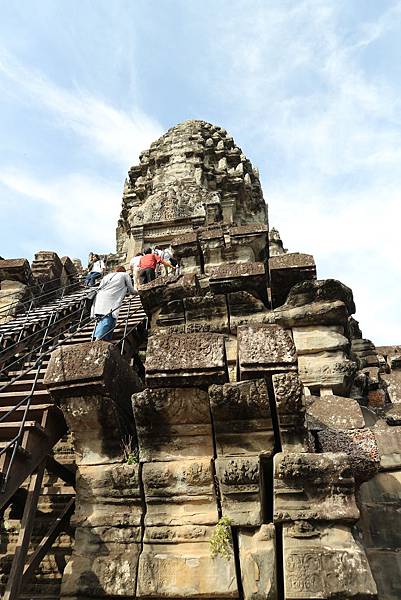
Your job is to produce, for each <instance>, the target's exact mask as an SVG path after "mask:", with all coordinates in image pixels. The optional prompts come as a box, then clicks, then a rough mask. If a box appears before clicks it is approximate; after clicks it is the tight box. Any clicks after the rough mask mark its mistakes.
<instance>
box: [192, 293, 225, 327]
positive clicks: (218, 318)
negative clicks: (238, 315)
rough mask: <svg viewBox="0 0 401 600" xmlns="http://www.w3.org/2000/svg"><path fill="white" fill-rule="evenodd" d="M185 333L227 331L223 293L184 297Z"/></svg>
mask: <svg viewBox="0 0 401 600" xmlns="http://www.w3.org/2000/svg"><path fill="white" fill-rule="evenodd" d="M184 308H185V323H186V325H185V331H186V332H187V333H197V332H212V333H228V332H229V320H228V311H227V301H226V297H225V295H223V294H211V293H208V294H206V295H205V296H198V297H195V296H194V297H192V298H185V299H184Z"/></svg>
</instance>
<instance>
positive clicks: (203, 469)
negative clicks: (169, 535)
mask: <svg viewBox="0 0 401 600" xmlns="http://www.w3.org/2000/svg"><path fill="white" fill-rule="evenodd" d="M142 473H143V486H144V491H145V501H146V507H147V510H146V515H145V526H146V527H151V526H166V527H171V526H177V525H213V524H216V523H217V521H218V518H219V517H218V514H217V503H216V498H215V493H214V473H213V469H212V462H211V459H210V458H196V459H192V460H183V461H171V462H169V463H166V462H164V463H162V462H159V463H145V464H144V465H143V472H142Z"/></svg>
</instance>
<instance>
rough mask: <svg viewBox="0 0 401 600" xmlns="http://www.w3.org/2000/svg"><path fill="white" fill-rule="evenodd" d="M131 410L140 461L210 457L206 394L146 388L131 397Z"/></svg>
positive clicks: (182, 389)
mask: <svg viewBox="0 0 401 600" xmlns="http://www.w3.org/2000/svg"><path fill="white" fill-rule="evenodd" d="M133 408H134V415H135V422H136V428H137V433H138V442H139V453H140V460H141V461H170V460H181V459H185V458H188V457H193V456H209V457H211V456H213V435H212V426H211V420H210V408H209V398H208V394H207V392H206V391H204V390H200V389H198V388H170V389H168V388H166V389H154V390H153V389H149V388H148V389H145V390H144V391H143V392H141V393H139V394H135V395H134V396H133Z"/></svg>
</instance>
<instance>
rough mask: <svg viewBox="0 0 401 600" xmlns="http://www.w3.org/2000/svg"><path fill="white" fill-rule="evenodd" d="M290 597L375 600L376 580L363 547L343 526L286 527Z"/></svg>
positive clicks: (286, 588) (286, 583) (296, 599)
mask: <svg viewBox="0 0 401 600" xmlns="http://www.w3.org/2000/svg"><path fill="white" fill-rule="evenodd" d="M283 554H284V593H285V598H286V600H312V599H313V600H316V599H318V598H320V599H327V600H329V599H332V598H338V599H340V598H341V600H347V599H348V598H350V599H351V598H353V599H355V600H359V599H362V598H363V599H364V600H374V599H375V598H376V597H377V589H376V585H375V581H374V579H373V577H372V573H371V571H370V567H369V564H368V561H367V558H366V555H365V552H364V550H363V548H362V547H361V546H360V545H359V544H358V543H357V542H356V541H355V540H354V538H353V536H352V533H351V530H350V529H349V528H348V527H346V526H343V525H337V524H336V525H329V526H328V525H317V524H314V525H312V524H310V523H307V522H306V523H302V524H294V525H290V524H285V525H284V526H283Z"/></svg>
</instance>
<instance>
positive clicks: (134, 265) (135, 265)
mask: <svg viewBox="0 0 401 600" xmlns="http://www.w3.org/2000/svg"><path fill="white" fill-rule="evenodd" d="M141 256H142V252H138V254H135V256H133V257H132V258H131V260H130V263H129V268H130V269H131V273H132V278H133V280H134V288H135V289H136V290H137V289H138V285H139V283H140V281H139V272H140V268H139V262H140V260H141Z"/></svg>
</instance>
